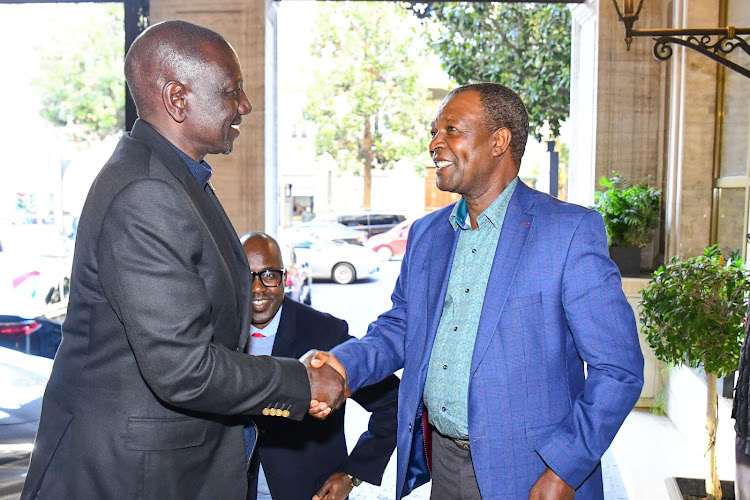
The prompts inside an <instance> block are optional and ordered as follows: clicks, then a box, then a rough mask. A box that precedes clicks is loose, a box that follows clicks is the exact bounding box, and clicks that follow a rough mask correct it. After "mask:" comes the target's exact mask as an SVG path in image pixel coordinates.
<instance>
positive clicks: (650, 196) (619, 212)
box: [594, 173, 661, 247]
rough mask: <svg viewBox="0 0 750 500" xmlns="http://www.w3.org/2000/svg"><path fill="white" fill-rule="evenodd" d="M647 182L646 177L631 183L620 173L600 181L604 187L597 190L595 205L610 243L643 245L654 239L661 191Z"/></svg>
mask: <svg viewBox="0 0 750 500" xmlns="http://www.w3.org/2000/svg"><path fill="white" fill-rule="evenodd" d="M648 181H649V178H648V177H647V178H645V179H643V180H641V181H640V182H639V183H638V184H636V185H635V186H631V185H630V183H629V182H628V180H627V179H625V178H624V177H622V176H621V175H620V174H619V173H616V174H615V175H614V176H612V177H611V178H609V179H608V178H606V177H602V178H601V179H600V180H599V184H601V185H602V187H603V188H604V190H599V191H596V192H595V193H594V200H595V201H596V206H595V208H596V210H597V211H598V212H599V213H600V214H601V215H602V218H603V219H604V225H605V227H606V228H607V239H608V240H609V245H610V246H617V247H644V246H646V245H647V244H648V242H649V241H651V237H652V236H653V234H652V230H653V229H654V228H655V227H656V225H657V224H658V223H659V195H660V194H661V191H660V190H658V189H654V188H653V187H650V186H649V185H648Z"/></svg>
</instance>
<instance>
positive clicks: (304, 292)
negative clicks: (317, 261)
mask: <svg viewBox="0 0 750 500" xmlns="http://www.w3.org/2000/svg"><path fill="white" fill-rule="evenodd" d="M279 245H280V246H281V255H282V257H283V259H284V269H286V281H285V282H284V293H285V294H286V295H287V297H289V298H291V299H292V300H296V301H297V302H302V303H303V304H307V305H308V306H309V305H310V304H312V280H313V277H312V271H311V270H310V264H309V263H308V262H307V261H306V260H303V259H300V258H299V257H297V249H296V248H294V246H293V245H287V244H283V243H280V244H279Z"/></svg>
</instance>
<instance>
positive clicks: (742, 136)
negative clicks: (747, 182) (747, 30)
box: [720, 0, 750, 177]
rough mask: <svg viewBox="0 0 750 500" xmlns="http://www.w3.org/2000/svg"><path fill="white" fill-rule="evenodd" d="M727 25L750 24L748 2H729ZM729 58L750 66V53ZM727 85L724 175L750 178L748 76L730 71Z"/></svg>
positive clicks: (735, 54) (726, 71)
mask: <svg viewBox="0 0 750 500" xmlns="http://www.w3.org/2000/svg"><path fill="white" fill-rule="evenodd" d="M727 7H728V10H727V23H728V24H729V25H730V26H748V25H750V9H748V8H747V2H746V1H737V0H734V1H730V2H728V5H727ZM727 59H729V60H730V61H732V62H735V63H737V64H739V65H740V66H744V67H747V54H745V53H744V52H743V51H742V50H739V49H735V50H734V51H732V52H730V53H729V54H728V55H727ZM724 74H725V78H726V80H725V83H724V106H723V108H724V109H723V113H724V119H723V124H722V125H723V126H722V128H723V137H722V144H721V171H720V176H721V177H726V176H733V175H743V176H744V175H750V174H749V173H748V163H750V160H749V158H750V153H749V152H748V150H749V149H750V92H748V85H747V83H748V82H747V77H745V76H743V75H741V74H739V73H737V72H736V71H732V70H730V69H726V70H725V71H724Z"/></svg>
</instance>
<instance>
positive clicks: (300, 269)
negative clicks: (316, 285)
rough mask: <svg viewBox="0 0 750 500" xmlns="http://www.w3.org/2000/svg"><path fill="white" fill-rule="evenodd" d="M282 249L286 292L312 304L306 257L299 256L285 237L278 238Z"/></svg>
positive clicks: (241, 239)
mask: <svg viewBox="0 0 750 500" xmlns="http://www.w3.org/2000/svg"><path fill="white" fill-rule="evenodd" d="M248 236H250V234H249V233H248V234H245V235H243V236H242V237H241V238H240V243H243V244H244V243H245V241H246V240H247V238H248ZM278 243H279V248H280V249H281V258H282V260H283V262H284V270H285V271H286V277H285V281H284V294H286V296H287V297H289V298H290V299H292V300H296V301H297V302H302V303H303V304H307V305H310V304H312V282H313V278H312V272H311V271H310V265H309V264H308V263H307V261H305V260H304V259H300V258H299V257H298V256H297V251H296V248H295V247H294V245H293V244H292V243H289V242H286V241H284V240H283V239H279V240H278Z"/></svg>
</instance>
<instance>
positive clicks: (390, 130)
mask: <svg viewBox="0 0 750 500" xmlns="http://www.w3.org/2000/svg"><path fill="white" fill-rule="evenodd" d="M408 21H410V18H409V16H408V14H407V12H406V11H405V10H404V9H402V8H400V7H398V6H397V5H395V4H391V3H385V2H382V3H376V2H341V3H339V2H333V3H328V4H321V5H320V7H319V9H318V17H317V19H316V21H315V23H314V25H315V26H316V35H315V41H314V43H313V45H312V47H311V52H312V55H313V57H314V58H315V59H316V61H315V66H316V68H317V71H316V75H315V81H314V83H313V85H311V87H310V89H309V91H308V96H309V105H308V106H307V107H306V109H305V110H304V117H305V119H306V120H310V121H312V122H314V123H315V125H316V127H317V131H316V136H315V145H316V149H317V153H318V155H323V154H325V153H328V154H330V155H331V156H332V157H333V158H334V160H335V161H336V163H337V164H338V165H339V167H340V168H341V169H343V170H352V171H354V172H355V173H357V174H360V173H361V174H362V176H363V177H364V199H363V203H362V206H363V208H369V207H370V190H371V186H372V177H371V175H372V169H373V168H377V167H380V168H389V167H391V166H393V164H394V163H395V162H396V161H398V160H410V159H411V160H412V161H415V158H416V157H417V155H421V156H424V158H425V159H427V156H426V151H427V144H428V141H429V129H428V125H429V118H428V115H427V112H426V111H427V110H426V103H427V99H428V97H429V96H428V92H427V89H425V88H423V87H422V86H421V85H420V83H419V76H420V68H421V67H422V66H423V60H422V59H421V57H420V54H419V51H418V50H417V46H416V45H415V43H414V40H415V38H416V40H417V41H419V38H418V37H416V35H415V33H414V30H413V29H412V28H411V27H410V25H409V23H408Z"/></svg>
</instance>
